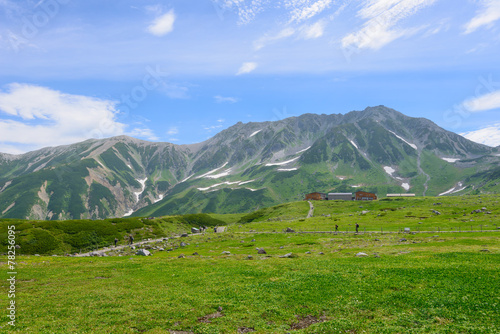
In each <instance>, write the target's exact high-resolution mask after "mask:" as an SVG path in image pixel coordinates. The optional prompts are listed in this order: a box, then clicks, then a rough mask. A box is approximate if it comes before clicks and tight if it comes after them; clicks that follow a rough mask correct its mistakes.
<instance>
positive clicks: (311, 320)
mask: <svg viewBox="0 0 500 334" xmlns="http://www.w3.org/2000/svg"><path fill="white" fill-rule="evenodd" d="M295 317H297V320H298V321H297V322H295V323H293V324H291V325H290V329H292V330H296V329H304V328H307V327H309V326H311V325H314V324H316V323H318V322H324V321H326V317H325V316H321V317H320V318H319V319H318V318H317V317H315V316H312V315H306V316H298V315H296V316H295Z"/></svg>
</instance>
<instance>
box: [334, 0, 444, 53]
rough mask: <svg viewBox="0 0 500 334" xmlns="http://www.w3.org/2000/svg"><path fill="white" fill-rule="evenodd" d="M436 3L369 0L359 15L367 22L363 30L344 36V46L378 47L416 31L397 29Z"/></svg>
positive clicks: (429, 1)
mask: <svg viewBox="0 0 500 334" xmlns="http://www.w3.org/2000/svg"><path fill="white" fill-rule="evenodd" d="M434 2H436V0H367V1H365V5H364V6H363V7H362V8H361V9H360V10H359V11H358V16H359V17H361V18H363V19H365V20H367V21H366V22H365V23H364V24H363V27H362V28H361V29H360V30H358V31H356V32H353V33H350V34H348V35H347V36H345V37H344V38H343V39H342V47H344V48H349V47H354V48H358V49H363V48H368V49H374V50H377V49H380V48H382V47H383V46H385V45H387V44H389V43H391V42H392V41H394V40H396V39H398V38H400V37H403V36H409V35H411V34H414V33H415V32H416V31H417V30H418V29H415V28H413V29H394V26H395V25H396V24H397V23H398V22H399V21H401V20H403V19H405V18H408V17H410V16H412V15H414V14H416V13H417V12H418V11H419V10H421V9H423V8H425V7H427V6H430V5H432V4H433V3H434Z"/></svg>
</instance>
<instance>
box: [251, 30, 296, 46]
mask: <svg viewBox="0 0 500 334" xmlns="http://www.w3.org/2000/svg"><path fill="white" fill-rule="evenodd" d="M293 34H295V29H293V28H291V27H288V28H284V29H282V30H281V31H279V32H278V33H277V34H275V35H269V34H266V35H264V36H262V37H261V38H259V39H258V40H256V41H255V42H254V43H253V45H254V48H255V50H260V49H262V48H263V47H264V46H266V45H268V44H271V43H275V42H277V41H279V40H281V39H284V38H287V37H290V36H292V35H293Z"/></svg>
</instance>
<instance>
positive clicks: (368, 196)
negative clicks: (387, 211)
mask: <svg viewBox="0 0 500 334" xmlns="http://www.w3.org/2000/svg"><path fill="white" fill-rule="evenodd" d="M376 199H377V195H375V194H372V193H367V192H364V191H358V192H356V201H374V200H376Z"/></svg>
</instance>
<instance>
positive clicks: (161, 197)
mask: <svg viewBox="0 0 500 334" xmlns="http://www.w3.org/2000/svg"><path fill="white" fill-rule="evenodd" d="M162 199H163V195H160V197H159V198H158V199H157V200H155V203H158V202H159V201H161V200H162Z"/></svg>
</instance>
